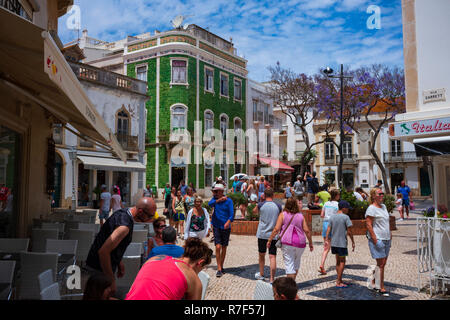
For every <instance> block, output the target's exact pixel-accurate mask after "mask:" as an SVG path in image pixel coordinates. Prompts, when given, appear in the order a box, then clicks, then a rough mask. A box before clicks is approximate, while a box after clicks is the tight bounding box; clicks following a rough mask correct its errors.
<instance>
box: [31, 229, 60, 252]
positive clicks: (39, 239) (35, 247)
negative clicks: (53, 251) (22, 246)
mask: <svg viewBox="0 0 450 320" xmlns="http://www.w3.org/2000/svg"><path fill="white" fill-rule="evenodd" d="M47 239H55V240H58V229H33V230H32V231H31V251H32V252H45V246H46V245H47Z"/></svg>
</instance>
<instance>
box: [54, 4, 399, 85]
mask: <svg viewBox="0 0 450 320" xmlns="http://www.w3.org/2000/svg"><path fill="white" fill-rule="evenodd" d="M380 1H381V0H374V1H371V2H374V4H379V3H380ZM367 3H368V1H364V0H340V1H339V0H316V1H310V0H287V1H279V2H275V1H269V0H265V1H258V0H248V1H245V2H241V3H237V2H235V1H229V0H196V1H193V0H192V1H191V0H187V1H185V0H170V1H160V2H153V1H152V2H150V1H146V0H134V1H129V0H126V1H125V0H115V1H110V0H95V1H91V0H75V4H77V5H80V7H81V10H82V27H83V28H87V29H88V30H89V35H90V36H92V37H95V38H99V39H102V40H106V41H115V40H119V39H123V38H125V37H126V36H127V35H136V34H139V33H144V32H153V31H154V30H155V29H158V30H160V31H164V30H169V29H171V28H172V26H171V24H170V21H171V20H172V19H173V18H174V17H175V16H176V15H179V14H182V15H191V14H193V15H194V16H193V17H189V18H187V20H186V22H187V23H195V24H197V25H199V26H201V27H204V28H209V30H210V31H211V32H214V33H216V34H217V35H219V36H220V37H222V38H224V39H229V38H230V37H232V38H233V42H234V43H235V47H236V48H237V50H238V52H239V53H240V54H243V55H245V57H246V59H247V60H248V69H249V72H250V74H249V76H250V77H251V78H252V79H255V80H258V81H265V80H268V79H269V76H270V75H269V72H268V70H267V67H269V66H274V65H275V63H276V62H277V61H280V63H281V64H282V66H284V67H287V68H291V69H293V70H294V71H296V72H304V73H315V72H317V71H318V70H319V69H321V68H323V67H324V66H327V65H331V66H335V65H336V64H338V63H340V62H342V63H345V64H347V65H349V66H351V67H356V66H358V65H363V64H371V63H386V64H395V65H401V64H403V51H402V44H403V43H402V37H401V27H400V25H401V7H400V5H399V4H397V5H395V6H392V5H391V4H390V3H391V1H389V0H388V1H387V3H388V6H384V7H382V29H381V30H378V31H376V32H373V31H369V30H367V29H366V28H365V19H366V15H364V14H361V11H365V10H366V8H367V6H366V5H367ZM361 8H362V9H361ZM64 19H65V18H64V17H63V18H62V19H60V37H61V38H62V40H63V42H68V41H70V40H73V39H74V38H76V34H75V33H74V32H71V31H69V30H67V29H66V28H65V26H64V23H62V22H63V21H64Z"/></svg>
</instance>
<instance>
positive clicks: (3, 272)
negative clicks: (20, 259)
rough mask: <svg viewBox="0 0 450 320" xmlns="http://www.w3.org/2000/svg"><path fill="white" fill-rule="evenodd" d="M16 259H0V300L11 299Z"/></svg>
mask: <svg viewBox="0 0 450 320" xmlns="http://www.w3.org/2000/svg"><path fill="white" fill-rule="evenodd" d="M15 268H16V261H0V285H2V287H1V289H0V300H11V295H12V291H13V279H14V270H15Z"/></svg>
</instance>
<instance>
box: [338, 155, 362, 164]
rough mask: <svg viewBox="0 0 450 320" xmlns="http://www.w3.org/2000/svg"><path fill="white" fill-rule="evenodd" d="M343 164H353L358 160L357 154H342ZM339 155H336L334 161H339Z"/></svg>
mask: <svg viewBox="0 0 450 320" xmlns="http://www.w3.org/2000/svg"><path fill="white" fill-rule="evenodd" d="M343 158H344V164H355V163H356V161H357V160H358V155H357V154H344V157H343ZM339 161H340V157H339V156H336V163H339Z"/></svg>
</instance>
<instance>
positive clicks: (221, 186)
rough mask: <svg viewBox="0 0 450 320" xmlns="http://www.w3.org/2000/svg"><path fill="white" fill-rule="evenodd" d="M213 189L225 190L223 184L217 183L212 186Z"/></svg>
mask: <svg viewBox="0 0 450 320" xmlns="http://www.w3.org/2000/svg"><path fill="white" fill-rule="evenodd" d="M213 190H225V187H224V185H223V184H220V183H218V184H216V185H215V186H214V188H213Z"/></svg>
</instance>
